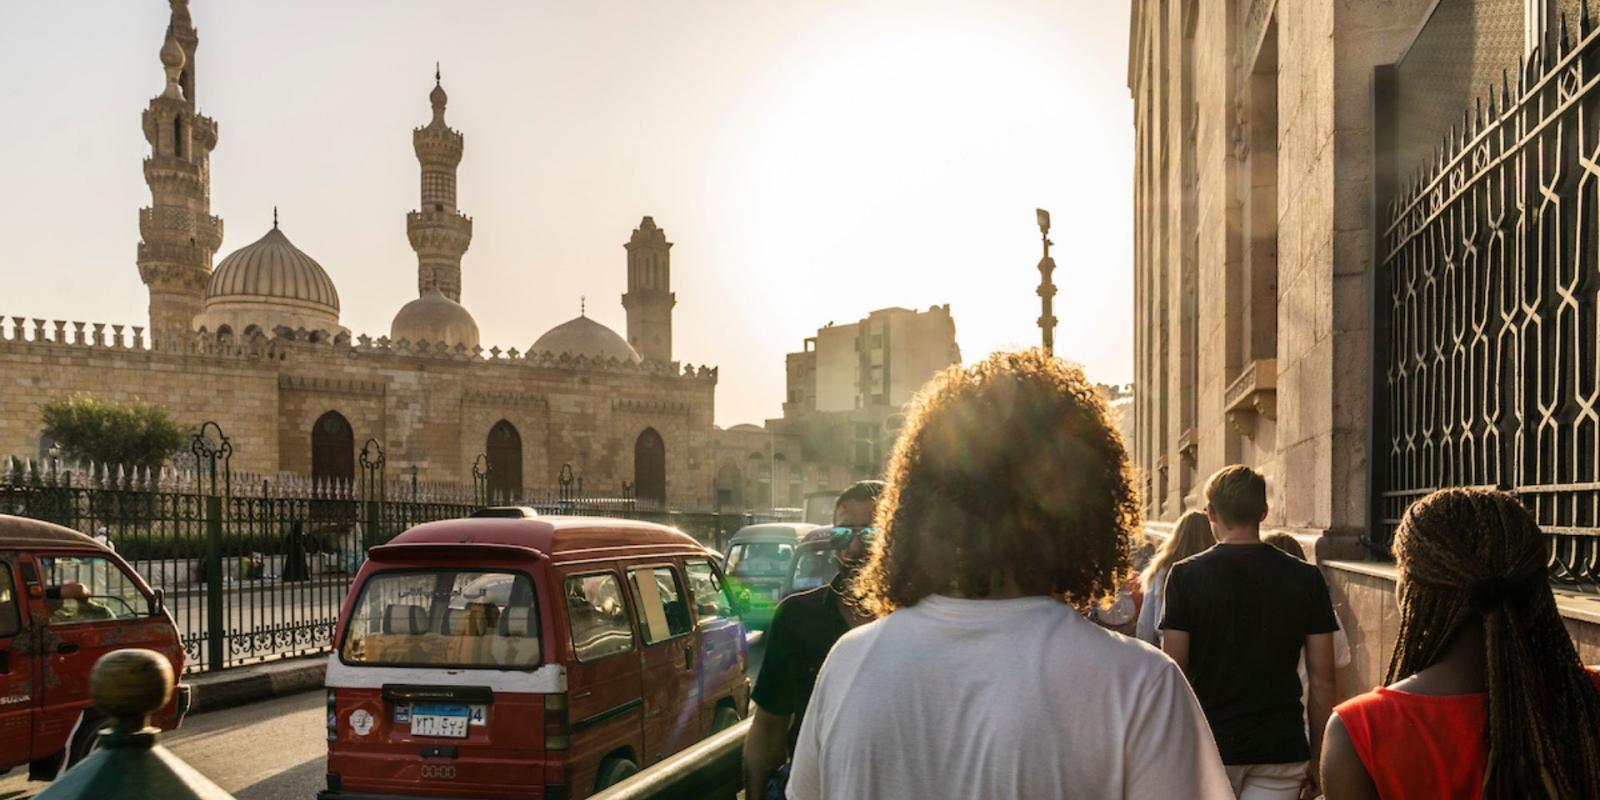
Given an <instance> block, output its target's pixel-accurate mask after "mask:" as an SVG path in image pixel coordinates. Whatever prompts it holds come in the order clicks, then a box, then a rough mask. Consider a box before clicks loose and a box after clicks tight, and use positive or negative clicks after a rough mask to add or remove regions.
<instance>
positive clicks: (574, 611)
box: [566, 572, 633, 663]
mask: <svg viewBox="0 0 1600 800" xmlns="http://www.w3.org/2000/svg"><path fill="white" fill-rule="evenodd" d="M566 595H567V621H568V623H569V624H570V625H571V626H572V650H573V653H574V654H575V655H576V656H577V657H578V661H580V662H583V663H588V662H590V661H599V660H600V659H602V658H608V657H610V656H614V655H619V654H621V653H627V652H631V651H632V650H633V628H631V627H629V625H628V609H627V605H626V604H625V603H624V602H623V600H622V584H620V583H618V582H617V576H616V575H613V574H611V573H609V572H602V573H599V574H595V575H573V576H570V577H568V578H567V584H566Z"/></svg>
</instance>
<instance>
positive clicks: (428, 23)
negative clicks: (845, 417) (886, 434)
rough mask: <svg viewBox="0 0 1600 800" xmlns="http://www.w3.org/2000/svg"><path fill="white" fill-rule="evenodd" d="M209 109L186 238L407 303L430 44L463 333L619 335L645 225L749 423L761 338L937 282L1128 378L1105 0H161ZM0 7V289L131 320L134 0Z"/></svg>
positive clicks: (773, 366) (1125, 155)
mask: <svg viewBox="0 0 1600 800" xmlns="http://www.w3.org/2000/svg"><path fill="white" fill-rule="evenodd" d="M191 8H192V16H193V18H194V21H195V26H196V27H197V28H198V29H199V32H200V47H199V53H198V58H197V59H196V60H197V62H198V63H197V64H196V78H195V79H196V88H195V93H196V95H197V99H198V102H199V106H200V110H201V111H202V112H203V113H205V114H206V115H208V116H210V117H212V118H214V119H215V120H217V123H218V127H219V136H218V139H219V141H218V145H217V149H216V150H215V151H214V153H213V154H212V161H211V165H212V180H211V193H212V212H213V213H214V214H217V215H218V216H221V217H222V218H223V221H224V225H225V237H224V240H223V245H222V249H221V250H220V251H219V252H218V253H217V260H218V261H220V260H221V259H222V257H223V256H225V255H226V254H227V253H230V252H232V251H233V250H235V249H237V248H239V247H242V246H244V245H247V244H249V243H251V242H254V241H255V240H256V239H258V238H260V237H261V235H263V234H264V233H266V231H267V230H268V229H270V228H271V226H272V209H273V207H274V206H276V207H278V209H279V215H280V218H281V221H282V228H283V231H284V233H285V234H286V235H288V237H289V238H290V239H291V240H292V241H293V242H294V243H295V244H296V245H297V246H298V247H299V248H300V249H301V250H304V251H305V252H306V253H307V254H309V255H310V256H311V257H312V258H314V259H316V260H317V261H318V262H319V263H320V264H321V265H322V266H323V268H324V269H326V270H327V272H328V274H329V275H330V276H331V277H332V278H333V281H334V283H335V284H336V285H337V287H338V289H339V295H340V301H341V316H340V321H341V322H342V323H343V324H344V325H345V326H347V327H349V328H350V329H351V330H352V332H353V333H356V334H361V333H367V334H370V335H372V336H373V337H377V336H380V335H387V334H388V331H389V324H390V322H391V320H392V319H393V317H394V313H395V312H396V311H397V310H398V309H399V308H400V306H401V305H403V304H404V303H405V302H407V301H408V300H411V299H412V298H414V297H415V296H416V257H415V254H414V253H413V252H412V250H411V248H410V245H409V243H408V242H407V240H406V234H405V214H406V212H407V211H409V210H412V209H414V208H416V207H417V205H418V196H417V192H418V188H417V187H418V177H417V176H418V168H417V162H416V157H415V155H414V154H413V152H412V148H411V130H412V128H414V127H417V126H421V125H424V124H426V123H427V121H428V119H429V116H430V110H429V106H428V98H427V95H428V92H429V91H430V90H431V89H432V88H433V71H434V64H435V62H436V61H437V62H439V63H440V64H441V65H442V71H443V77H444V81H443V82H444V87H445V89H446V90H447V91H448V92H449V96H450V104H449V110H448V112H447V115H446V117H447V121H448V122H449V124H450V125H451V127H454V128H455V129H457V130H459V131H462V132H463V133H464V134H465V137H466V154H465V158H464V159H463V161H462V164H461V168H460V171H459V173H458V175H459V184H458V185H459V204H460V207H461V209H462V211H463V212H464V213H466V214H467V215H468V216H470V217H472V218H473V240H472V245H471V248H470V249H469V250H468V251H467V254H466V257H465V259H464V260H463V264H462V282H463V289H462V303H463V304H464V305H465V306H466V307H467V308H468V309H469V310H471V311H472V312H473V314H474V316H475V317H476V319H477V321H478V326H479V329H480V331H481V334H482V341H483V346H484V347H485V348H488V347H489V346H491V345H498V346H500V347H501V348H511V347H516V348H517V349H519V350H525V349H527V347H528V345H529V344H531V343H532V342H533V341H534V340H535V339H536V338H538V336H539V335H540V334H541V333H543V332H544V331H545V330H548V329H549V328H551V327H554V326H555V325H557V324H559V323H561V322H564V321H566V320H568V319H571V318H572V317H575V316H577V315H578V313H579V304H580V298H584V297H586V298H587V305H588V314H589V316H591V317H593V318H595V319H597V320H599V321H600V322H603V323H605V324H607V325H609V326H611V327H612V328H613V329H615V330H617V331H618V332H625V330H626V327H625V323H624V320H625V317H624V313H623V310H622V305H621V301H620V296H621V294H622V292H623V291H624V288H625V280H626V271H625V264H626V261H625V253H624V250H623V248H622V245H623V243H624V242H626V241H627V239H628V236H629V234H630V232H631V231H632V230H633V228H634V227H636V226H637V225H638V224H639V221H640V218H641V217H643V216H645V215H651V216H653V217H654V218H655V220H656V222H657V223H658V224H659V225H661V226H662V227H663V228H664V229H665V230H666V233H667V236H668V239H669V240H671V241H673V242H674V243H675V245H674V247H673V249H672V280H673V290H674V291H675V292H676V293H677V298H678V303H677V307H676V310H675V315H674V331H673V339H674V341H673V351H674V352H673V355H674V357H675V358H677V359H678V360H679V361H681V362H684V363H692V364H695V365H700V364H710V365H714V366H717V367H719V368H720V380H719V383H718V388H717V398H716V404H717V408H716V422H717V423H718V424H719V425H722V426H725V427H726V426H729V425H733V424H737V423H741V422H755V423H758V424H759V423H760V421H761V420H762V419H765V418H769V417H776V416H779V415H780V413H781V408H780V407H781V404H782V402H783V399H784V354H785V353H788V352H791V351H796V350H799V349H801V347H802V343H803V340H804V339H805V338H806V337H807V336H810V335H813V334H814V332H815V330H816V329H817V328H819V327H821V326H823V325H826V324H827V323H829V322H830V321H832V322H838V323H846V322H852V321H855V320H858V319H860V318H862V317H864V316H866V314H867V312H869V311H871V310H873V309H878V308H886V307H891V306H900V307H905V308H919V309H926V308H928V307H929V306H932V305H942V304H945V303H948V304H950V306H951V312H952V314H953V315H954V317H955V321H956V336H957V342H958V343H959V344H960V346H961V351H962V356H963V358H964V359H965V360H966V361H968V362H971V361H974V360H977V359H980V358H982V357H983V356H984V355H985V354H987V353H989V352H991V351H993V350H996V349H999V348H1004V347H1018V346H1031V345H1034V344H1036V343H1037V342H1038V339H1039V330H1038V328H1037V326H1036V323H1035V320H1036V318H1037V317H1038V315H1039V299H1038V297H1037V296H1036V294H1035V289H1036V288H1037V286H1038V282H1039V273H1038V270H1037V269H1036V265H1037V262H1038V259H1039V247H1040V243H1039V232H1038V228H1037V227H1036V225H1035V221H1034V213H1033V212H1034V209H1035V208H1036V207H1042V208H1046V209H1048V210H1050V212H1051V214H1052V216H1053V218H1054V230H1053V231H1052V237H1051V238H1052V239H1053V240H1054V241H1055V242H1056V243H1057V245H1056V248H1055V251H1054V255H1055V258H1056V263H1057V265H1058V266H1057V270H1056V283H1057V285H1058V286H1059V287H1060V294H1059V295H1058V296H1057V298H1056V305H1057V308H1056V316H1057V317H1058V318H1060V320H1061V323H1060V325H1059V327H1058V328H1057V331H1056V352H1057V353H1058V354H1060V355H1062V356H1064V357H1066V358H1069V359H1071V360H1073V361H1077V362H1079V363H1081V364H1083V365H1084V368H1085V370H1086V372H1087V373H1088V375H1089V377H1090V378H1091V379H1093V380H1096V381H1100V382H1106V383H1121V382H1125V381H1128V380H1131V379H1132V373H1133V368H1132V338H1133V331H1132V305H1133V295H1132V241H1133V233H1132V185H1133V177H1132V174H1133V172H1132V170H1133V167H1132V164H1133V143H1132V132H1133V124H1132V102H1131V100H1130V99H1129V95H1128V90H1127V88H1126V85H1127V80H1126V71H1127V42H1128V0H967V1H966V2H945V1H943V0H837V1H835V0H827V1H826V2H825V1H824V0H791V1H790V2H783V3H778V2H735V1H734V0H720V1H717V2H711V1H702V0H672V1H671V2H666V1H665V0H658V1H656V2H644V1H643V0H629V2H620V1H617V0H605V1H602V0H592V1H590V2H511V0H501V1H498V2H491V1H490V0H452V2H450V3H440V2H412V1H411V0H337V1H334V0H274V1H273V2H270V3H266V2H239V1H238V0H228V2H222V0H193V2H192V3H191ZM4 17H5V21H4V24H3V25H0V75H5V76H7V77H6V79H5V80H4V81H0V108H5V109H7V117H8V118H9V119H8V120H7V122H8V124H6V125H4V126H3V128H0V175H4V176H5V182H6V185H7V189H6V190H5V191H0V242H3V243H4V246H3V247H0V314H3V315H5V316H27V317H30V318H31V317H40V318H45V319H67V320H84V321H94V322H108V323H122V324H130V325H133V324H139V325H142V324H144V323H145V322H146V319H147V303H148V294H147V292H146V290H145V288H144V286H143V284H141V283H140V281H139V275H138V269H137V266H136V264H135V246H136V244H137V242H138V238H139V233H138V209H139V208H140V207H143V206H146V205H148V204H149V202H150V195H149V191H148V189H147V188H146V187H145V185H144V180H143V175H142V172H141V161H142V159H143V158H144V157H145V156H146V155H148V146H147V145H146V143H145V141H144V138H143V135H142V133H141V129H140V113H141V112H142V111H143V109H144V108H145V107H146V105H147V104H148V102H149V100H150V98H151V97H154V96H155V95H157V94H159V93H160V91H161V89H162V87H163V85H164V78H163V73H162V70H161V64H160V60H159V57H158V52H159V50H160V47H161V43H162V38H163V35H164V32H165V29H166V25H167V18H168V10H167V4H166V3H165V2H161V0H73V2H70V3H12V4H8V6H7V8H6V9H5V14H4Z"/></svg>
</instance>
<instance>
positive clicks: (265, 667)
mask: <svg viewBox="0 0 1600 800" xmlns="http://www.w3.org/2000/svg"><path fill="white" fill-rule="evenodd" d="M327 668H328V656H327V655H326V654H321V655H315V656H302V657H300V658H286V659H283V660H281V661H272V662H269V663H266V664H256V665H252V666H248V667H235V668H233V669H226V670H222V671H221V672H209V673H202V674H200V675H196V676H194V677H190V678H187V679H185V683H188V684H189V686H190V687H192V689H191V690H192V691H193V692H194V699H193V701H192V702H191V704H190V706H189V713H190V714H200V713H204V712H206V711H216V710H218V709H223V708H233V707H234V706H242V705H245V704H247V703H255V702H258V701H261V700H271V699H273V698H275V697H288V696H289V695H292V694H299V693H301V692H309V691H311V690H313V689H320V688H322V678H323V674H324V673H325V672H326V671H327Z"/></svg>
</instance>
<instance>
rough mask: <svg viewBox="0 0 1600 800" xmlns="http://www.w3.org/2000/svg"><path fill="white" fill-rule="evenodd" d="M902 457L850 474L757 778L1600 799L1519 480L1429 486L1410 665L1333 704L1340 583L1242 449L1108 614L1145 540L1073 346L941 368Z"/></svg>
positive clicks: (1392, 665) (1415, 519)
mask: <svg viewBox="0 0 1600 800" xmlns="http://www.w3.org/2000/svg"><path fill="white" fill-rule="evenodd" d="M886 477H887V480H886V481H883V482H877V481H864V482H861V483H858V484H856V485H854V486H852V487H850V488H849V489H848V490H846V491H845V492H844V494H842V495H840V497H839V498H838V502H837V503H836V506H835V510H834V527H833V530H832V534H831V535H832V543H833V546H834V548H835V553H836V558H837V560H838V563H839V567H840V569H839V573H838V576H837V577H836V578H835V579H834V580H833V581H832V582H831V583H829V584H827V585H825V586H821V587H819V588H817V589H814V590H811V591H808V592H802V593H799V594H796V595H793V596H791V597H789V598H786V599H785V600H784V601H783V602H782V603H781V604H780V605H779V607H778V610H777V612H776V614H775V616H774V617H773V620H772V623H771V627H770V629H769V630H768V632H767V634H766V641H767V654H766V657H765V659H764V663H763V666H762V669H761V672H760V675H759V676H758V678H757V682H756V685H755V690H754V693H753V695H752V699H753V701H754V704H755V712H754V721H753V722H752V725H751V728H750V732H749V735H748V736H747V737H746V740H745V752H744V771H745V775H744V784H745V797H746V798H748V800H762V799H763V798H765V799H768V800H780V799H781V798H790V800H813V799H817V798H828V799H829V800H835V799H837V798H945V797H949V798H1017V799H1019V800H1021V799H1023V798H1028V799H1030V800H1031V799H1032V798H1054V797H1074V798H1077V797H1082V798H1154V799H1156V800H1177V799H1179V798H1240V799H1241V800H1299V799H1302V798H1314V797H1321V796H1325V797H1327V798H1328V799H1329V800H1345V799H1346V798H1360V799H1365V798H1383V799H1384V800H1413V799H1415V798H1480V797H1482V798H1494V799H1498V798H1547V799H1548V800H1568V799H1569V798H1600V672H1597V671H1596V670H1594V669H1590V668H1585V667H1584V665H1583V663H1582V662H1581V661H1580V660H1579V657H1578V653H1577V650H1576V649H1575V647H1574V645H1573V642H1572V639H1571V637H1570V636H1569V635H1568V633H1567V631H1566V629H1565V627H1564V625H1563V623H1562V620H1561V617H1560V615H1559V613H1558V612H1557V609H1556V604H1555V599H1554V595H1553V593H1552V591H1551V589H1550V585H1549V578H1548V566H1547V564H1548V559H1547V547H1548V545H1547V544H1546V540H1545V538H1544V537H1543V535H1542V534H1541V532H1540V530H1539V528H1538V525H1537V524H1536V523H1535V521H1534V519H1533V517H1532V516H1531V515H1530V514H1529V512H1528V511H1527V510H1526V509H1525V508H1524V507H1523V506H1522V505H1521V503H1520V502H1519V501H1518V500H1516V499H1515V498H1513V497H1512V496H1510V495H1508V494H1505V493H1502V492H1494V491H1485V490H1473V489H1447V490H1443V491H1439V492H1435V493H1434V494H1432V495H1429V496H1427V497H1425V498H1422V499H1420V500H1418V501H1416V502H1415V503H1413V504H1412V506H1411V507H1410V509H1409V510H1407V511H1406V513H1405V515H1404V517H1403V519H1402V520H1401V522H1400V524H1399V526H1398V529H1397V531H1396V534H1395V539H1394V546H1393V549H1394V555H1395V561H1396V566H1397V568H1398V579H1397V581H1398V582H1397V595H1398V601H1399V621H1398V625H1399V634H1398V641H1397V642H1396V645H1395V648H1394V652H1393V654H1392V656H1391V658H1390V661H1389V666H1388V673H1387V677H1386V679H1385V682H1386V684H1387V685H1386V686H1382V687H1378V688H1375V689H1373V690H1372V691H1369V692H1366V693H1364V694H1359V695H1357V696H1355V697H1353V698H1351V699H1348V700H1345V701H1344V702H1342V703H1338V704H1337V705H1335V700H1336V698H1335V686H1334V672H1335V669H1336V668H1337V667H1338V666H1342V665H1344V664H1347V663H1349V660H1350V655H1349V645H1348V643H1347V642H1346V640H1345V636H1344V632H1343V630H1341V626H1340V623H1339V619H1338V617H1337V615H1336V614H1335V612H1334V608H1333V603H1332V601H1331V599H1330V596H1329V591H1328V586H1327V584H1326V582H1325V581H1324V579H1323V577H1322V572H1321V570H1320V569H1318V568H1317V567H1316V566H1313V565H1311V564H1309V563H1307V562H1306V559H1305V554H1304V552H1303V551H1302V550H1301V547H1300V545H1299V542H1297V541H1296V540H1295V539H1294V538H1293V537H1292V536H1288V535H1285V534H1271V535H1269V536H1268V537H1266V539H1263V537H1262V533H1261V529H1260V528H1261V524H1262V522H1263V521H1264V520H1265V519H1266V516H1267V510H1268V509H1267V484H1266V481H1265V479H1264V478H1263V477H1262V475H1261V474H1259V473H1257V472H1256V471H1254V470H1252V469H1250V468H1248V467H1245V466H1239V465H1235V466H1230V467H1226V468H1224V469H1222V470H1220V471H1218V472H1217V473H1216V474H1214V475H1212V476H1211V477H1210V479H1209V480H1208V481H1207V482H1206V484H1205V488H1204V491H1203V494H1204V500H1205V507H1204V510H1203V511H1190V512H1188V513H1186V514H1184V515H1183V517H1182V518H1181V519H1180V520H1179V521H1178V524H1177V525H1176V527H1175V528H1174V530H1173V532H1172V534H1171V535H1170V536H1169V537H1168V538H1167V539H1166V540H1165V541H1164V542H1162V543H1161V545H1160V546H1159V548H1158V549H1157V550H1156V551H1155V552H1154V554H1153V555H1151V556H1150V558H1149V561H1148V564H1145V565H1143V569H1142V571H1141V572H1139V580H1137V581H1136V582H1135V583H1136V585H1135V586H1134V589H1133V591H1134V596H1135V597H1138V596H1142V606H1141V607H1140V609H1139V612H1138V615H1137V625H1136V626H1135V627H1133V628H1131V629H1130V630H1132V631H1133V633H1134V634H1135V635H1134V636H1124V635H1122V634H1120V633H1117V632H1114V631H1112V630H1108V629H1107V627H1105V626H1102V625H1097V624H1095V622H1092V621H1090V618H1091V617H1093V616H1094V615H1093V614H1092V613H1091V612H1092V611H1093V609H1096V608H1099V607H1102V606H1104V605H1107V604H1109V603H1110V601H1111V600H1112V599H1113V598H1114V597H1116V596H1118V595H1119V594H1120V595H1122V596H1123V597H1124V598H1126V597H1127V595H1128V590H1127V580H1126V578H1127V576H1128V575H1130V574H1131V573H1132V572H1133V570H1134V568H1135V567H1136V566H1138V565H1136V564H1135V563H1134V560H1135V554H1136V553H1138V552H1139V551H1140V550H1141V549H1142V548H1143V547H1144V545H1145V540H1144V533H1143V523H1142V520H1141V516H1140V503H1139V499H1138V494H1137V491H1136V490H1135V489H1134V483H1133V480H1132V477H1131V471H1130V468H1129V465H1128V461H1127V456H1126V453H1125V451H1124V449H1123V445H1122V441H1121V437H1120V435H1119V434H1118V433H1117V431H1116V428H1115V426H1114V425H1113V424H1112V422H1111V420H1110V416H1109V413H1108V410H1107V406H1106V404H1105V401H1104V400H1103V399H1102V398H1101V397H1100V396H1099V394H1098V392H1097V391H1096V389H1095V388H1094V387H1093V385H1091V384H1090V383H1088V382H1087V381H1086V380H1085V379H1084V377H1083V375H1082V373H1081V372H1080V371H1079V370H1077V369H1076V368H1073V367H1070V366H1067V365H1066V364H1064V363H1063V362H1061V361H1059V360H1056V359H1053V358H1051V357H1049V356H1047V355H1045V354H1043V353H1041V352H1040V351H1027V352H1014V353H996V354H994V355H991V356H990V357H989V358H987V359H986V360H984V361H982V362H980V363H978V364H975V365H972V366H967V367H952V368H950V369H948V370H946V371H945V372H943V373H941V374H940V375H939V376H938V377H936V378H935V379H934V380H933V381H932V382H931V383H929V384H928V386H926V387H925V388H924V389H923V390H922V392H921V393H920V394H919V395H918V397H917V399H916V400H915V401H914V402H913V404H912V407H911V409H910V411H909V413H908V415H907V420H906V423H905V424H904V426H903V427H902V429H901V433H900V436H899V439H898V441H897V442H896V444H895V447H894V451H893V455H892V456H891V458H890V461H889V466H888V469H887V475H886ZM1129 624H1130V625H1132V624H1133V623H1132V619H1131V618H1130V621H1129Z"/></svg>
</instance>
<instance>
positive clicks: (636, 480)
mask: <svg viewBox="0 0 1600 800" xmlns="http://www.w3.org/2000/svg"><path fill="white" fill-rule="evenodd" d="M633 491H634V497H636V498H638V501H639V504H640V505H642V506H644V507H646V508H660V507H661V506H663V505H666V502H667V445H666V443H665V442H663V441H661V434H659V433H656V429H655V428H645V429H644V432H643V433H640V434H639V438H638V439H637V440H635V441H634V443H633Z"/></svg>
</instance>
